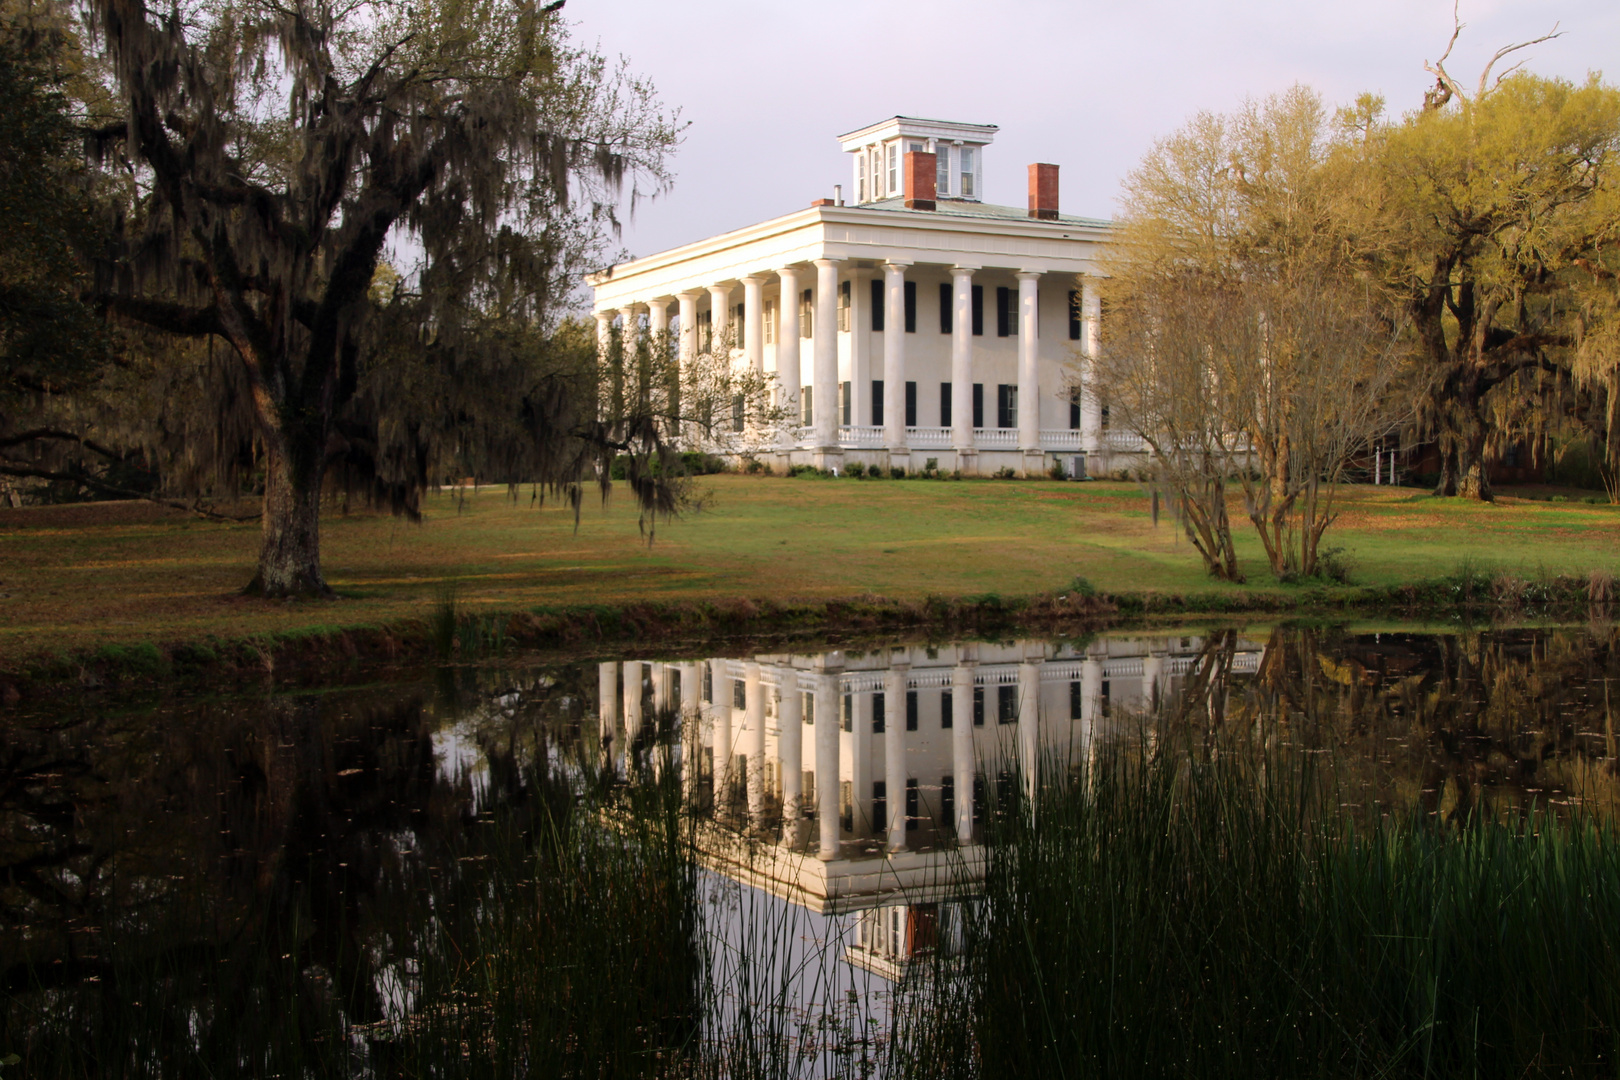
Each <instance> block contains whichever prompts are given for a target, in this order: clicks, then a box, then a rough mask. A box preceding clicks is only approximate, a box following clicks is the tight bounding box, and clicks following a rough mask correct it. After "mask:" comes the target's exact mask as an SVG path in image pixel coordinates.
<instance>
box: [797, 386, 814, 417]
mask: <svg viewBox="0 0 1620 1080" xmlns="http://www.w3.org/2000/svg"><path fill="white" fill-rule="evenodd" d="M814 392H815V387H813V386H801V387H799V423H801V424H803V425H805V426H806V427H809V426H810V425H811V424H813V423H815V422H816V411H815V401H814V400H813V398H814Z"/></svg>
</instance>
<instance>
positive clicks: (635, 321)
mask: <svg viewBox="0 0 1620 1080" xmlns="http://www.w3.org/2000/svg"><path fill="white" fill-rule="evenodd" d="M619 322H620V327H619V338H620V340H621V341H623V342H624V353H625V355H626V356H629V355H630V354H631V353H633V352H634V351H635V348H636V338H638V337H640V336H641V319H640V318H639V317H638V316H637V314H636V306H635V305H634V304H626V305H625V306H624V307H622V308H620V309H619Z"/></svg>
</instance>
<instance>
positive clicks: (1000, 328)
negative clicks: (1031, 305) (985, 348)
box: [996, 285, 1018, 337]
mask: <svg viewBox="0 0 1620 1080" xmlns="http://www.w3.org/2000/svg"><path fill="white" fill-rule="evenodd" d="M996 336H997V337H1017V336H1018V290H1017V289H1009V288H1007V287H1006V286H1005V285H997V286H996Z"/></svg>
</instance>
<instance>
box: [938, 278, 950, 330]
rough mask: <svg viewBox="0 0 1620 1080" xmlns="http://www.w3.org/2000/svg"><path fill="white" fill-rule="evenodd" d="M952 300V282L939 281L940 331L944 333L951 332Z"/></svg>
mask: <svg viewBox="0 0 1620 1080" xmlns="http://www.w3.org/2000/svg"><path fill="white" fill-rule="evenodd" d="M951 300H952V293H951V283H950V282H948V281H942V282H940V283H939V332H940V333H942V334H948V333H950V332H951Z"/></svg>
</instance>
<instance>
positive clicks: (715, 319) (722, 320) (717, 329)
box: [709, 285, 737, 360]
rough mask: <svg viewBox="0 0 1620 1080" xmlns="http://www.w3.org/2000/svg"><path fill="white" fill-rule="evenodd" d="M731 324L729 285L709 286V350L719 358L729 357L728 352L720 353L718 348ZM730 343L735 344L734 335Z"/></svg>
mask: <svg viewBox="0 0 1620 1080" xmlns="http://www.w3.org/2000/svg"><path fill="white" fill-rule="evenodd" d="M729 325H731V286H730V285H710V286H709V351H710V352H712V353H714V354H715V355H716V356H717V357H719V358H721V359H728V360H729V359H730V353H720V352H718V351H717V350H718V348H719V345H720V340H721V337H722V336H723V335H724V334H725V332H726V327H727V326H729ZM732 344H733V345H735V344H737V340H736V338H735V336H733V338H732Z"/></svg>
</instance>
